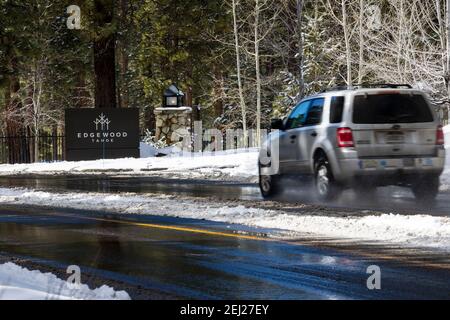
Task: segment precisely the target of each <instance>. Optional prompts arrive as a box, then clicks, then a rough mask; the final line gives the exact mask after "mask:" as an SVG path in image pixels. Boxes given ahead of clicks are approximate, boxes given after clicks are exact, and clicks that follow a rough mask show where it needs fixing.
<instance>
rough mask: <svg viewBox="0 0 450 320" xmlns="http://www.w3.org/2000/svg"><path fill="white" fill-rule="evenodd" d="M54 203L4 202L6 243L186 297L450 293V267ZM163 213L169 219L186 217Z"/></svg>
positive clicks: (1, 247) (1, 223)
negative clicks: (373, 269) (375, 286)
mask: <svg viewBox="0 0 450 320" xmlns="http://www.w3.org/2000/svg"><path fill="white" fill-rule="evenodd" d="M48 210H49V209H48ZM54 210H57V209H53V211H47V212H45V211H42V212H37V211H36V210H32V209H24V208H22V209H17V210H14V209H0V252H2V253H7V254H8V253H9V254H12V255H20V256H26V257H33V258H36V259H44V260H47V261H55V262H58V263H59V264H61V265H66V266H67V265H71V264H77V265H80V266H81V269H82V270H83V269H85V268H92V269H95V270H99V272H100V273H104V274H109V276H110V277H111V276H113V277H119V278H121V280H123V281H128V282H130V283H139V284H140V285H141V286H142V287H145V288H152V289H155V290H159V291H162V292H167V293H170V294H174V295H177V296H179V297H183V298H193V299H338V298H346V299H364V298H383V299H395V298H413V299H414V298H417V299H420V298H447V299H450V282H449V281H448V279H449V276H450V271H448V270H447V271H446V270H439V269H426V268H416V267H406V266H404V265H401V264H400V263H393V262H389V263H388V262H383V261H373V260H370V259H365V258H361V257H358V256H355V255H352V254H348V253H342V252H338V251H334V250H330V249H321V248H315V247H309V246H302V245H293V244H289V243H283V242H276V241H265V240H263V241H261V240H247V239H240V238H234V237H221V236H217V235H206V234H198V233H192V232H186V231H176V230H164V229H157V228H151V227H148V228H147V227H142V226H138V225H133V224H123V223H115V222H111V221H97V220H92V219H87V218H86V216H83V215H82V214H78V213H77V214H76V215H71V216H67V214H66V213H67V212H66V213H61V214H59V212H58V211H54ZM66 211H67V210H66ZM87 214H88V213H87ZM88 217H90V218H92V216H88ZM152 219H155V221H153V222H154V223H158V222H159V221H160V220H158V217H146V222H147V223H148V222H151V221H152ZM164 219H166V223H167V222H170V223H171V225H178V226H183V223H184V220H183V219H175V218H164ZM372 264H377V265H379V266H380V267H381V269H382V279H383V280H382V281H383V282H382V290H381V291H370V290H368V289H367V287H366V280H367V277H368V275H367V274H366V268H367V267H368V266H369V265H372Z"/></svg>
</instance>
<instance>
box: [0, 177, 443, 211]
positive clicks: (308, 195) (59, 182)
mask: <svg viewBox="0 0 450 320" xmlns="http://www.w3.org/2000/svg"><path fill="white" fill-rule="evenodd" d="M0 186H2V187H28V188H36V189H42V190H55V191H58V192H63V191H90V192H136V193H155V194H175V195H185V196H194V197H209V198H215V199H218V200H236V199H238V200H248V201H262V198H261V195H260V192H259V189H258V186H257V185H256V184H250V183H248V184H243V183H234V182H226V181H204V180H184V179H177V180H175V179H165V178H159V177H112V176H70V175H69V176H53V177H50V176H45V177H39V176H34V177H26V176H15V177H5V176H3V177H0ZM274 200H276V201H278V202H280V203H305V204H313V205H324V206H327V207H331V208H333V207H336V208H348V209H358V210H381V211H396V212H398V213H405V214H408V213H411V214H415V213H426V214H432V215H442V216H449V215H450V197H449V196H448V194H447V193H442V194H440V195H439V196H438V198H437V201H436V202H435V203H434V204H432V205H430V204H426V205H421V204H419V203H417V202H416V201H415V199H414V197H413V195H412V193H411V192H410V191H409V190H408V189H406V188H399V187H385V188H378V190H377V191H376V192H375V193H374V194H356V193H354V192H353V191H351V190H347V191H345V192H344V193H343V195H342V196H341V197H340V199H338V200H337V201H335V202H332V203H325V204H324V203H323V202H320V201H319V200H317V198H316V197H315V195H314V192H313V191H312V188H311V181H299V180H295V179H285V180H284V192H283V193H282V194H281V195H280V196H279V197H278V198H276V199H274Z"/></svg>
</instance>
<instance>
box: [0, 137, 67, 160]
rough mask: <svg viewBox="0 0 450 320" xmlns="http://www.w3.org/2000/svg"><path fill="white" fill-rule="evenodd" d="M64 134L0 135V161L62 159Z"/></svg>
mask: <svg viewBox="0 0 450 320" xmlns="http://www.w3.org/2000/svg"><path fill="white" fill-rule="evenodd" d="M64 143H65V139H64V136H59V135H40V136H17V137H8V136H0V163H31V162H40V161H43V162H50V161H62V160H64V159H65V154H64V149H65V148H64Z"/></svg>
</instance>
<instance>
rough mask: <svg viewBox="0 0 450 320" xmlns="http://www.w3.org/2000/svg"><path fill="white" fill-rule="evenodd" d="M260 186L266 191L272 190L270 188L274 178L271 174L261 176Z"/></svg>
mask: <svg viewBox="0 0 450 320" xmlns="http://www.w3.org/2000/svg"><path fill="white" fill-rule="evenodd" d="M260 186H261V190H262V191H263V192H264V193H268V192H270V189H271V188H272V178H271V177H270V176H261V178H260Z"/></svg>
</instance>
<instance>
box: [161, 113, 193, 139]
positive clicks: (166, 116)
mask: <svg viewBox="0 0 450 320" xmlns="http://www.w3.org/2000/svg"><path fill="white" fill-rule="evenodd" d="M191 113H192V108H190V107H181V108H155V116H156V131H155V139H156V141H159V140H165V141H166V143H167V144H168V145H171V144H172V143H173V141H172V140H171V137H172V134H173V133H174V132H175V131H176V130H179V129H187V130H190V129H191Z"/></svg>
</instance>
